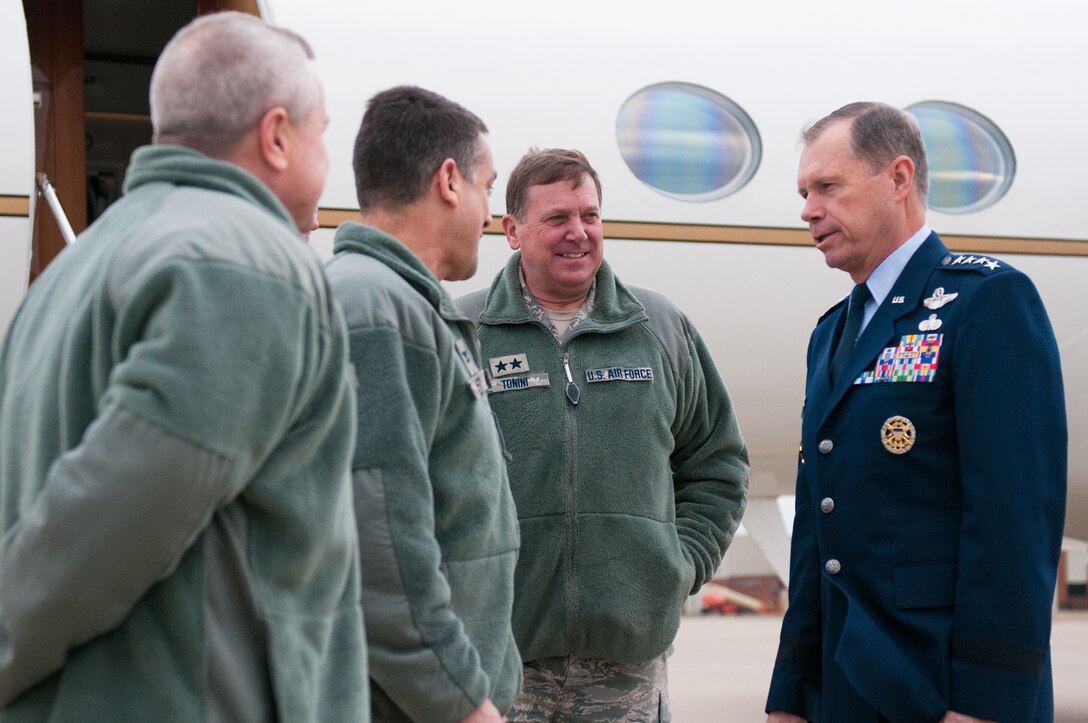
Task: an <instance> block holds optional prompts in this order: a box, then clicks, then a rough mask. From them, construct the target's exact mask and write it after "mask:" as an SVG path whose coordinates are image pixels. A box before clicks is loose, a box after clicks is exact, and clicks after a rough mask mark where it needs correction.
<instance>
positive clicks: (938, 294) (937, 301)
mask: <svg viewBox="0 0 1088 723" xmlns="http://www.w3.org/2000/svg"><path fill="white" fill-rule="evenodd" d="M957 296H959V293H958V292H953V293H951V294H946V293H944V287H943V286H938V287H937V288H936V289H934V290H933V296H930V297H929V298H928V299H923V300H922V303H923V304H925V305H926V308H927V309H933V310H934V311H936V310H937V309H939V308H941V307H942V306H944V305H945V304H947V303H949V302H952V301H955V300H956V297H957Z"/></svg>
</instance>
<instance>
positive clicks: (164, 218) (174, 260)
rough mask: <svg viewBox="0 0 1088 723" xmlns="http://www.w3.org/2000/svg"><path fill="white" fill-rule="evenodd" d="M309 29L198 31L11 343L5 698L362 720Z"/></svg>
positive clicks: (2, 386) (132, 717)
mask: <svg viewBox="0 0 1088 723" xmlns="http://www.w3.org/2000/svg"><path fill="white" fill-rule="evenodd" d="M312 57H313V56H312V52H311V51H310V49H309V46H308V45H307V44H306V42H305V41H304V40H302V39H301V38H299V37H298V36H297V35H295V34H294V33H290V32H287V31H284V30H280V29H277V28H272V27H270V26H268V25H266V24H264V23H263V22H261V21H260V20H259V19H257V18H255V17H252V16H248V15H242V14H237V13H229V14H222V15H211V16H206V17H204V18H201V19H199V20H196V21H195V22H193V23H191V24H190V25H188V26H187V27H186V28H184V29H182V30H181V31H180V32H179V33H178V34H177V35H176V36H175V37H174V39H173V40H171V42H170V43H169V44H168V45H167V47H166V49H165V50H164V51H163V53H162V56H161V58H160V60H159V62H158V64H157V66H156V68H155V71H154V74H153V76H152V81H151V118H152V124H153V126H154V131H155V145H153V146H150V147H146V148H142V149H139V150H137V151H136V153H135V154H134V155H133V159H132V164H131V165H130V166H129V169H128V173H127V175H126V180H125V196H124V197H123V198H122V199H121V200H120V201H118V202H117V203H116V204H115V205H114V206H112V207H111V208H110V209H109V210H108V211H107V212H106V213H105V214H104V215H103V216H102V218H101V219H99V221H98V222H96V223H95V224H94V225H93V226H92V227H91V228H90V229H88V230H87V232H86V233H84V234H83V235H82V236H80V238H79V240H78V242H77V243H76V244H75V245H73V246H72V247H70V248H68V249H67V250H66V251H64V253H62V254H61V255H60V256H59V257H58V258H57V259H56V260H55V261H54V262H53V263H52V264H51V265H50V267H49V268H48V269H47V270H46V272H45V273H44V274H42V275H41V276H40V277H39V278H38V280H37V281H36V282H35V283H34V285H33V286H32V287H31V289H30V292H29V293H28V295H27V297H26V299H25V301H24V303H23V305H22V307H21V308H20V310H19V313H18V315H17V316H16V318H15V320H14V321H13V322H12V325H11V327H10V329H9V331H8V334H7V337H6V339H5V341H4V344H3V347H2V349H0V430H2V433H0V533H2V538H0V540H2V541H0V707H2V708H3V710H2V711H0V721H46V720H49V721H232V722H235V721H270V720H280V721H292V722H295V721H306V722H312V723H327V722H328V721H365V720H366V719H367V715H368V705H367V695H366V692H367V691H366V644H365V638H364V633H363V621H362V614H361V609H360V605H359V601H358V598H359V572H358V565H359V560H358V545H357V540H356V532H355V524H354V519H353V515H352V492H351V480H350V476H349V463H350V455H351V450H352V444H353V443H354V431H355V427H354V417H355V408H354V395H353V394H352V387H351V380H350V378H349V377H348V374H347V338H346V333H345V330H344V322H343V316H342V314H341V313H340V312H339V311H338V307H337V306H336V304H335V302H334V301H333V299H332V296H331V294H330V292H329V289H328V285H327V282H326V281H325V277H324V275H323V273H322V268H321V264H320V262H319V261H318V260H317V258H316V255H315V254H314V253H313V252H312V251H311V250H310V249H309V248H308V247H307V246H306V245H305V244H304V243H303V242H302V239H301V236H300V232H301V231H302V230H304V229H306V228H307V224H308V223H309V222H310V220H311V218H312V214H313V209H314V207H315V205H316V203H317V200H318V196H319V195H320V193H321V189H322V187H323V185H324V177H325V171H326V166H327V162H326V156H325V146H324V141H323V139H322V135H323V131H324V127H325V124H326V115H325V103H324V99H323V95H322V89H321V83H320V80H319V79H318V76H317V74H316V71H315V69H314V66H313V63H312V61H311V58H312Z"/></svg>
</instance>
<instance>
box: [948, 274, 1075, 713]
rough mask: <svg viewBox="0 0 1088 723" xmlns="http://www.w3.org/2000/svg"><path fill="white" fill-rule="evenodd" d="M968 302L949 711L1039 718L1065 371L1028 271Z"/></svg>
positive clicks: (1058, 524)
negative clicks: (960, 512) (960, 510)
mask: <svg viewBox="0 0 1088 723" xmlns="http://www.w3.org/2000/svg"><path fill="white" fill-rule="evenodd" d="M967 303H968V304H969V305H970V306H969V308H968V309H967V310H966V313H965V314H964V319H965V322H964V324H963V326H962V328H961V329H960V331H959V335H958V337H957V339H956V345H957V354H956V360H955V368H954V369H953V373H954V374H955V382H954V395H955V412H956V434H957V436H958V438H959V450H960V460H959V465H960V477H961V480H962V494H963V523H962V524H963V526H962V530H961V534H960V549H959V561H958V579H957V583H956V602H955V611H956V612H955V621H954V629H953V644H952V681H951V706H950V707H951V709H952V710H955V711H957V712H961V713H966V714H970V715H974V716H977V717H981V718H987V719H993V720H1009V721H1014V720H1034V719H1035V718H1034V714H1033V711H1034V708H1035V705H1036V701H1037V699H1038V697H1039V696H1040V695H1041V694H1044V693H1045V692H1044V691H1043V690H1042V688H1043V687H1044V686H1043V679H1044V677H1045V676H1046V675H1047V670H1048V667H1049V660H1048V653H1047V650H1048V646H1049V640H1050V623H1051V605H1052V600H1053V595H1054V584H1055V576H1056V570H1057V562H1058V555H1059V552H1060V549H1061V531H1062V524H1063V519H1064V508H1065V499H1066V475H1067V470H1066V456H1067V431H1066V420H1065V402H1064V394H1063V390H1062V376H1061V366H1060V360H1059V355H1058V349H1057V344H1056V343H1055V340H1054V334H1053V331H1052V330H1051V327H1050V322H1049V320H1048V319H1047V315H1046V311H1045V310H1044V308H1043V304H1042V301H1041V300H1040V298H1039V295H1038V293H1037V292H1036V290H1035V288H1034V286H1033V285H1032V284H1031V281H1030V280H1029V279H1028V278H1027V277H1026V276H1024V275H1023V274H1021V273H1019V272H1016V271H1005V272H1002V273H997V274H993V275H992V276H990V277H989V278H987V279H985V280H983V281H982V282H981V283H980V285H979V287H978V289H977V290H976V292H975V293H974V294H972V295H971V297H970V299H969V300H968V301H967Z"/></svg>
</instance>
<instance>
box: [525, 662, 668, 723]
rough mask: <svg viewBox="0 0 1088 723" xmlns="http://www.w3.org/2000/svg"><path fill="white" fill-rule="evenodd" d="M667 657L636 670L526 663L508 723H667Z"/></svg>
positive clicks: (589, 664)
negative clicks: (522, 680)
mask: <svg viewBox="0 0 1088 723" xmlns="http://www.w3.org/2000/svg"><path fill="white" fill-rule="evenodd" d="M671 652H672V649H671V648H670V649H669V651H668V652H666V653H665V654H664V655H662V656H660V657H658V658H654V659H653V660H651V661H649V662H648V663H639V664H636V665H622V664H620V663H616V662H613V661H611V660H602V659H600V658H578V657H575V656H569V657H565V658H543V659H541V660H534V661H532V662H529V663H526V665H525V669H524V683H523V684H522V688H521V693H520V695H518V698H517V700H516V701H514V709H513V710H512V711H510V716H509V719H510V723H537V722H538V721H547V722H548V723H591V722H594V721H600V722H604V721H607V722H608V723H669V722H670V721H671V720H672V716H671V714H670V713H669V695H668V692H667V689H668V663H667V662H666V659H667V658H668V656H669V653H671Z"/></svg>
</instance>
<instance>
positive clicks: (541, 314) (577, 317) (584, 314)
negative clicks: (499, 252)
mask: <svg viewBox="0 0 1088 723" xmlns="http://www.w3.org/2000/svg"><path fill="white" fill-rule="evenodd" d="M521 298H522V299H524V300H525V305H526V306H528V307H529V312H530V313H531V314H532V315H533V318H535V319H536V320H537V321H539V322H540V323H541V324H543V325H544V326H546V327H548V330H549V331H551V333H552V336H554V337H555V340H556V341H558V342H559V343H560V344H562V343H563V337H565V336H567V335H569V334H570V333H571V332H572V331H574V327H576V326H578V325H579V324H580V323H582V322H583V321H585V320H586V319H587V318H589V314H590V312H591V311H593V302H594V301H595V300H596V299H597V280H596V279H594V280H593V285H592V286H590V287H589V293H588V294H587V295H586V300H585V301H583V302H582V305H581V306H579V307H578V311H576V312H575V313H574V318H573V319H571V320H570V326H568V327H567V331H566V333H564V334H563V335H562V336H560V334H559V330H558V329H556V328H555V324H553V323H552V319H551V317H550V316H548V310H547V309H545V308H544V307H543V306H541V305H540V302H539V301H537V300H536V297H535V296H533V294H532V292H531V291H529V285H528V284H526V283H525V272H524V271H522V272H521Z"/></svg>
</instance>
